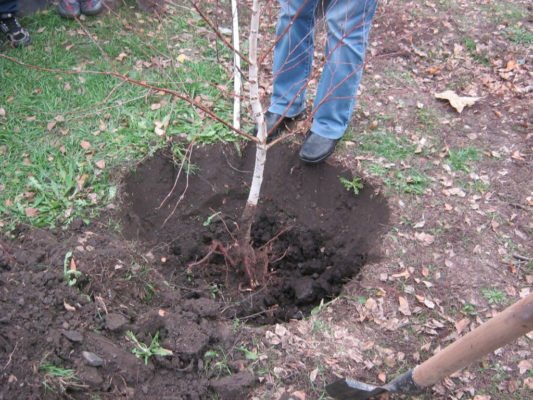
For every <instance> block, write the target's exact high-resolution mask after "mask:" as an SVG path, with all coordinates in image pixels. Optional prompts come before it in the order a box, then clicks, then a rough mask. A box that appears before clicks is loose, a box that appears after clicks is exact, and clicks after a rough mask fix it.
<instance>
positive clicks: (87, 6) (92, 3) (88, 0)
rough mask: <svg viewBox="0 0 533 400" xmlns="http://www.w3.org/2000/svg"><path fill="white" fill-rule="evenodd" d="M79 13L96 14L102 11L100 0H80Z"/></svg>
mask: <svg viewBox="0 0 533 400" xmlns="http://www.w3.org/2000/svg"><path fill="white" fill-rule="evenodd" d="M80 8H81V13H82V14H85V15H96V14H98V13H99V12H100V11H102V8H103V6H102V0H80Z"/></svg>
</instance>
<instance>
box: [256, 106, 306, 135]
mask: <svg viewBox="0 0 533 400" xmlns="http://www.w3.org/2000/svg"><path fill="white" fill-rule="evenodd" d="M301 115H302V114H298V115H297V116H295V117H283V116H282V115H279V114H274V113H271V112H270V111H267V112H266V113H265V122H266V128H267V134H268V136H267V143H270V142H272V141H273V140H274V139H276V138H278V137H279V136H281V134H282V133H283V132H285V131H286V130H287V129H289V124H290V123H291V122H292V121H294V120H296V119H297V118H300V117H301ZM253 134H254V136H257V127H256V128H255V129H254V133H253Z"/></svg>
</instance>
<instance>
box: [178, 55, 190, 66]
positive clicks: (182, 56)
mask: <svg viewBox="0 0 533 400" xmlns="http://www.w3.org/2000/svg"><path fill="white" fill-rule="evenodd" d="M177 60H178V62H179V63H180V64H183V63H184V62H185V61H189V60H190V58H189V57H188V56H187V55H186V54H183V53H182V54H180V55H179V56H178V58H177Z"/></svg>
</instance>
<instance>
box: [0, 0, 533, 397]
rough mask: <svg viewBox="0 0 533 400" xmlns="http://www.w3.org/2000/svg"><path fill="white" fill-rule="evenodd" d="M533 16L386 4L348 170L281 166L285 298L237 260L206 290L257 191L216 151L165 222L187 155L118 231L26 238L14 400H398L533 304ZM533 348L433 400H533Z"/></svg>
mask: <svg viewBox="0 0 533 400" xmlns="http://www.w3.org/2000/svg"><path fill="white" fill-rule="evenodd" d="M528 7H531V5H530V4H529V3H528V2H525V1H524V2H521V1H511V2H498V3H495V2H488V1H476V2H463V1H436V2H409V1H403V0H402V1H388V2H383V3H382V4H381V7H380V10H379V12H378V14H377V16H376V20H375V25H374V30H373V33H372V37H371V48H370V54H369V57H368V61H367V66H366V71H365V78H364V81H363V87H362V90H361V95H360V98H359V99H360V100H359V107H358V110H357V112H356V115H355V117H354V124H353V129H352V131H350V132H349V133H348V134H347V135H346V138H345V140H344V141H343V142H342V143H341V146H340V149H339V151H338V153H337V154H336V155H335V157H334V159H333V160H332V161H331V163H328V164H326V165H324V166H321V167H318V168H307V167H303V166H302V165H301V164H299V162H298V160H297V158H296V156H295V151H296V150H295V148H297V147H293V145H292V144H291V143H283V144H281V145H279V146H277V147H275V148H274V149H273V151H272V153H271V158H270V161H269V166H268V172H267V178H266V180H265V189H264V197H263V202H262V205H261V210H260V217H259V219H258V224H257V226H256V227H255V229H254V237H255V240H256V245H258V246H261V245H262V244H265V243H268V241H269V240H270V239H271V238H273V237H276V235H277V234H278V233H280V232H283V233H282V234H281V235H279V236H278V237H276V239H275V240H274V242H272V246H269V247H268V249H269V252H270V256H271V257H272V259H274V260H276V259H279V261H276V262H274V263H273V264H272V266H271V268H270V272H271V275H270V280H269V282H268V285H266V288H267V289H269V291H268V292H267V291H264V290H261V291H260V292H258V293H253V292H252V293H250V292H246V291H242V290H241V291H240V290H238V289H239V283H242V281H241V282H239V280H240V279H241V278H242V276H240V275H239V274H237V275H235V276H232V275H228V271H227V269H226V268H225V265H224V260H223V258H222V257H221V256H218V257H215V258H213V259H212V260H211V261H210V263H209V265H207V264H206V265H200V266H197V267H194V268H193V269H192V270H191V271H190V272H187V266H188V265H190V263H191V262H194V261H196V260H198V259H200V258H201V257H203V256H204V255H205V254H206V252H207V250H208V248H209V246H210V243H212V241H213V239H219V240H223V241H226V242H228V241H231V238H230V235H229V232H230V231H232V229H233V228H234V224H233V221H235V220H236V216H237V215H238V211H239V204H240V203H242V202H243V201H244V197H243V188H244V187H245V186H246V177H247V176H249V171H250V160H249V153H248V152H247V150H246V149H243V155H244V156H243V158H242V159H240V158H239V157H238V156H237V155H236V154H235V151H234V148H235V147H234V146H231V147H225V149H226V150H225V151H224V152H222V151H219V150H218V149H217V148H215V149H214V150H213V149H208V148H205V147H203V148H202V147H199V148H195V149H194V150H193V153H192V156H191V162H192V164H191V165H192V166H194V167H195V168H198V169H197V170H196V171H194V173H193V174H192V175H190V180H189V183H188V184H187V183H186V182H185V181H183V180H180V182H179V184H178V186H177V187H176V188H175V190H173V191H172V195H171V196H170V198H169V199H168V200H167V202H166V203H165V204H164V206H163V207H161V208H160V209H159V210H157V208H158V206H159V205H160V204H161V201H162V200H163V199H164V198H165V196H166V195H167V194H168V193H170V192H171V189H172V184H173V182H174V179H175V177H176V174H177V171H178V170H179V168H178V166H177V165H175V163H174V159H173V156H172V154H173V153H171V152H170V151H168V150H163V151H161V152H158V153H157V155H156V156H155V157H154V158H151V159H147V160H146V161H144V162H143V163H140V164H139V165H138V166H137V168H136V169H135V171H134V172H132V173H131V174H125V175H124V177H123V179H122V181H121V184H120V190H119V192H120V195H119V196H118V198H119V199H120V201H115V202H114V205H115V207H114V208H112V209H111V210H108V211H106V212H105V213H104V214H103V217H102V216H101V217H99V218H98V219H94V220H92V221H90V223H89V224H86V223H84V222H82V221H81V220H80V219H74V220H73V221H72V222H71V223H70V226H69V228H68V229H67V230H46V229H35V228H30V227H27V226H20V227H18V228H16V229H15V230H14V231H11V232H10V234H9V235H7V234H6V235H5V237H4V238H3V239H2V240H1V241H0V305H1V309H2V313H1V315H0V382H1V385H0V387H1V388H0V399H6V400H7V399H14V398H17V399H18V398H21V399H22V398H28V399H41V398H43V399H48V398H49V399H56V398H60V397H65V398H68V397H71V398H76V399H98V398H100V399H107V398H109V399H116V398H138V399H153V398H162V399H195V398H201V399H203V398H213V397H214V396H215V394H214V393H215V392H216V393H218V396H219V397H221V398H227V399H234V398H237V397H238V396H242V395H243V394H244V393H248V394H249V397H251V398H255V399H276V400H277V399H281V398H288V396H289V395H292V397H293V398H295V399H300V400H301V399H323V398H326V395H325V392H324V385H325V383H326V382H329V381H331V380H332V379H333V378H334V376H335V375H337V376H351V377H354V378H357V379H361V380H365V381H368V382H369V383H379V382H384V381H388V380H389V379H390V378H391V377H393V376H395V375H397V374H398V373H400V372H403V371H405V370H407V369H408V368H411V367H412V366H414V365H416V364H417V363H418V362H420V361H422V360H424V359H426V358H427V357H429V356H430V355H431V354H433V353H434V352H435V351H438V349H439V348H442V347H444V346H446V345H447V344H449V343H450V342H452V341H453V340H454V339H455V338H457V337H458V336H460V335H463V334H465V333H466V332H468V331H469V330H470V329H473V328H474V327H476V326H478V325H479V324H480V323H481V322H483V321H485V320H486V319H487V318H489V317H490V316H492V315H493V314H494V313H495V312H497V311H499V310H502V309H503V308H505V306H506V305H508V304H511V303H513V302H515V301H516V300H518V299H519V298H520V297H524V296H526V295H527V294H528V293H529V292H530V288H531V285H532V282H533V261H532V258H533V252H532V248H533V241H532V237H533V221H532V211H533V185H532V183H531V177H530V175H531V170H532V164H533V152H532V150H533V136H532V133H531V131H532V130H531V122H532V111H531V109H532V108H531V106H532V104H531V90H532V89H531V82H532V70H531V62H532V60H531V56H532V55H531V45H532V41H533V40H532V37H531V22H532V21H531V11H532V10H531V8H528ZM268 64H269V63H268V60H267V61H265V66H266V67H267V68H268ZM267 76H268V75H267ZM267 80H268V79H266V81H267ZM446 89H451V90H454V91H456V92H457V93H458V94H460V95H463V96H473V97H480V99H479V100H478V101H477V102H476V103H475V104H474V105H473V106H471V107H468V108H465V110H464V111H463V112H462V113H461V114H459V113H457V112H456V111H455V110H454V109H453V108H452V107H451V106H450V105H449V104H448V103H447V102H445V101H441V100H437V99H435V98H434V94H435V93H437V92H442V91H444V90H446ZM265 91H268V87H267V86H266V85H265ZM303 128H304V127H302V131H303ZM295 141H298V138H296V139H295ZM228 166H229V167H228ZM339 176H343V177H346V178H347V179H348V180H350V179H351V178H352V176H363V177H364V178H365V181H364V189H363V190H362V191H361V192H360V193H359V194H358V195H357V196H356V195H354V193H353V192H350V191H347V190H346V189H345V188H344V187H343V186H342V185H341V184H340V181H339ZM1 184H2V182H0V185H1ZM185 187H186V188H187V190H186V192H185V193H186V195H185V197H184V199H183V200H182V202H181V203H180V204H179V207H178V208H177V209H176V211H175V213H174V214H173V215H172V217H171V218H170V219H169V220H168V221H167V222H166V223H164V221H165V219H166V218H167V217H168V216H169V215H170V214H171V213H172V209H173V208H174V205H175V204H176V202H177V201H178V198H179V196H180V195H181V193H183V191H184V189H185ZM2 190H3V189H2ZM6 190H7V189H6ZM109 217H111V218H112V219H113V220H116V221H118V223H117V225H120V227H121V229H118V227H116V229H111V227H112V225H111V224H109V223H107V218H109ZM224 224H226V225H224ZM163 225H164V226H163ZM226 227H227V228H226ZM289 228H290V229H289ZM69 252H72V256H70V255H69V254H70V253H69ZM316 260H319V262H315V261H316ZM331 266H333V267H334V268H330V267H331ZM72 271H81V276H77V275H76V273H74V272H72ZM339 272H342V276H337V275H336V274H338V273H339ZM357 272H360V273H359V275H357V277H356V278H354V279H351V280H350V279H349V277H350V276H352V275H353V274H355V273H357ZM341 281H342V282H344V281H348V283H347V285H345V286H344V288H343V289H342V292H341V294H340V296H338V297H334V298H332V296H336V295H337V294H338V293H339V291H341V287H340V286H335V285H333V284H337V283H340V282H341ZM326 286H328V288H327V289H329V290H326ZM332 286H333V287H332ZM241 289H242V285H241ZM275 289H280V290H279V291H275ZM270 290H272V291H270ZM323 295H325V300H324V301H323V302H322V303H320V300H319V297H321V296H323ZM309 313H310V314H311V315H310V316H309ZM287 319H290V321H289V322H283V321H286V320H287ZM275 320H278V323H277V324H275V325H264V326H257V324H258V323H259V324H261V323H272V322H273V321H275ZM128 332H132V333H133V337H134V338H136V339H137V340H138V341H140V342H142V343H146V344H150V342H151V340H152V338H153V337H155V336H156V335H159V337H160V346H161V347H162V348H164V349H167V350H170V351H172V355H171V356H169V355H167V356H151V357H149V359H148V360H147V363H146V364H145V363H144V362H143V360H142V359H140V358H137V357H135V356H134V355H133V354H132V352H131V350H132V349H134V348H135V347H136V345H135V343H134V339H133V338H132V336H131V335H128ZM532 339H533V338H532V337H529V336H528V337H523V338H521V339H519V340H518V341H517V342H516V343H514V344H512V345H509V346H506V347H505V348H503V349H501V350H498V351H497V352H495V353H494V354H491V355H489V356H488V357H486V358H484V359H483V360H481V361H480V362H477V363H475V364H474V365H473V366H471V367H470V368H468V369H467V370H464V371H462V372H460V373H458V374H456V375H454V376H452V377H450V378H448V379H446V380H445V381H443V382H442V383H440V384H438V385H436V386H435V387H434V388H432V389H429V390H428V391H426V393H424V394H422V395H421V396H419V397H418V398H420V399H476V400H488V399H492V400H494V399H529V398H531V395H532V390H533V389H532V388H533V354H532V341H531V340H532ZM83 352H85V353H83ZM95 355H96V356H98V357H97V358H95ZM52 367H58V369H53V368H52ZM59 367H61V368H60V369H59Z"/></svg>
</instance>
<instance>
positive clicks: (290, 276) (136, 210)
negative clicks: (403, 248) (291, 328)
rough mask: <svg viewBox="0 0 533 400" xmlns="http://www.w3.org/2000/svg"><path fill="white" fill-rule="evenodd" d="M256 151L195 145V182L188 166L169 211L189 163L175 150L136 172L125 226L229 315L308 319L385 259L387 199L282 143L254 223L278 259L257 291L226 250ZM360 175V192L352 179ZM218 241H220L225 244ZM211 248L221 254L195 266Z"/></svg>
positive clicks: (178, 280)
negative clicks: (373, 262) (182, 164)
mask: <svg viewBox="0 0 533 400" xmlns="http://www.w3.org/2000/svg"><path fill="white" fill-rule="evenodd" d="M172 154H176V152H172ZM253 158H254V152H253V149H252V146H248V148H247V149H245V150H243V152H242V154H240V155H239V152H237V151H235V148H233V147H232V148H228V147H223V146H209V147H198V148H194V150H193V151H192V156H191V158H190V163H189V164H187V165H186V168H187V169H188V170H189V175H188V179H187V176H186V175H185V174H184V173H183V171H182V175H181V176H180V179H179V180H178V183H177V185H176V187H175V189H174V190H173V191H172V195H171V196H170V197H169V198H168V200H167V201H166V202H165V204H164V205H163V207H161V208H159V206H160V204H161V203H162V201H163V200H164V199H165V197H167V195H168V194H169V193H170V192H171V189H172V187H173V185H174V182H175V181H176V176H177V174H178V172H179V163H177V162H176V161H175V157H173V156H172V155H171V153H170V152H164V153H160V154H158V155H157V156H156V157H154V158H152V159H150V160H147V161H146V162H145V163H144V164H142V165H141V166H139V167H138V169H137V170H136V171H135V172H134V173H132V174H131V175H130V176H129V177H127V179H126V183H125V188H124V203H125V204H124V207H123V210H124V212H123V232H124V234H125V236H126V237H127V238H128V239H130V240H134V241H136V242H138V243H139V244H140V245H141V246H142V247H143V248H145V249H147V250H150V251H151V253H152V254H153V256H154V257H155V259H157V260H162V261H161V269H160V270H161V271H162V273H163V274H164V275H165V278H166V279H167V281H168V282H169V283H170V284H174V285H176V287H179V288H182V289H183V288H185V289H183V290H186V291H188V292H190V296H192V297H194V296H196V297H199V296H200V297H201V296H212V297H214V298H217V299H219V300H220V301H221V302H224V304H223V305H222V309H223V310H224V313H225V314H226V315H227V316H228V317H232V318H239V319H241V320H246V321H248V322H254V323H258V324H266V323H275V322H277V321H286V320H288V319H293V318H298V319H299V318H303V317H305V316H306V315H308V314H309V312H310V311H311V310H312V309H313V308H314V307H315V306H317V305H318V304H320V302H321V300H323V299H324V300H325V301H327V300H329V299H332V298H334V297H336V296H338V295H339V294H340V292H341V290H342V286H343V284H345V283H346V282H348V281H349V280H350V279H351V278H353V277H354V276H355V275H357V273H358V272H359V270H360V268H361V267H362V265H364V264H365V262H366V261H367V260H368V259H369V258H376V257H377V256H379V248H380V239H381V237H382V235H383V233H384V232H385V231H386V229H387V225H388V220H389V210H388V207H387V203H386V200H385V198H384V197H383V196H381V195H380V194H379V193H378V192H377V191H376V188H375V187H372V186H371V185H370V184H369V183H367V182H363V181H360V180H359V178H355V179H354V177H353V175H352V174H351V172H350V171H347V170H345V169H343V168H342V167H339V166H334V165H330V164H328V163H326V164H322V165H317V166H308V165H305V164H303V163H302V162H301V161H300V160H299V159H298V156H297V149H296V148H294V147H291V146H285V145H279V146H275V147H273V148H272V149H271V150H269V153H268V161H267V165H266V170H265V177H264V181H263V186H262V192H261V200H260V205H259V208H258V212H257V217H256V222H255V224H254V226H253V228H252V237H253V241H254V243H253V246H254V248H255V249H257V250H258V251H259V252H262V255H263V256H264V257H265V259H266V260H268V273H267V274H266V277H265V283H264V284H263V285H260V286H259V287H257V288H255V289H253V290H250V289H248V288H247V285H248V282H247V280H246V277H245V275H244V272H243V271H242V270H241V269H239V268H237V269H235V268H231V267H228V265H227V264H228V263H227V259H225V257H224V256H223V253H224V250H225V249H226V248H229V247H231V245H232V244H233V243H234V242H235V241H234V238H233V237H232V234H234V233H235V230H236V229H237V227H238V223H239V217H240V213H241V212H242V209H243V206H244V203H245V201H246V197H247V189H248V187H249V183H250V180H251V174H252V170H253V161H254V159H253ZM189 166H190V168H189ZM184 169H185V168H184ZM354 181H357V182H359V184H358V187H360V189H358V190H357V192H354V190H351V189H350V188H347V187H346V185H345V184H343V182H354ZM183 193H184V195H183V197H182V200H181V201H180V200H179V199H180V197H181V196H182V194H183ZM356 193H357V194H356ZM178 201H179V204H178V203H177V202H178ZM176 204H178V205H177V207H176ZM175 207H176V208H175ZM174 208H175V211H174V213H173V214H172V212H173V209H174ZM169 215H171V217H170V218H168V217H169ZM165 220H167V221H166V223H165ZM214 243H219V244H220V245H219V246H218V247H217V248H216V249H215V247H216V246H214ZM210 250H215V251H214V252H213V256H212V257H210V258H209V259H207V260H206V261H205V262H203V263H197V264H196V265H195V264H194V263H195V262H198V261H199V260H202V259H203V258H204V257H205V256H206V255H207V254H208V252H209V251H210Z"/></svg>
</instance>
